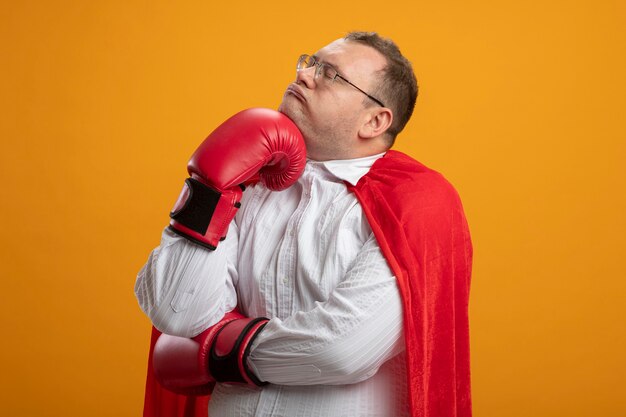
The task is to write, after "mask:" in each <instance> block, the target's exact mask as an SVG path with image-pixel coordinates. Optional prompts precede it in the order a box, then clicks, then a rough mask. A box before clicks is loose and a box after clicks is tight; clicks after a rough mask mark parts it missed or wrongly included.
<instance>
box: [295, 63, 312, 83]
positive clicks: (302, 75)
mask: <svg viewBox="0 0 626 417" xmlns="http://www.w3.org/2000/svg"><path fill="white" fill-rule="evenodd" d="M315 69H316V67H315V65H313V66H312V67H310V68H303V69H300V70H297V71H296V83H297V84H300V85H304V86H305V87H306V88H315V87H316V86H317V84H316V83H315Z"/></svg>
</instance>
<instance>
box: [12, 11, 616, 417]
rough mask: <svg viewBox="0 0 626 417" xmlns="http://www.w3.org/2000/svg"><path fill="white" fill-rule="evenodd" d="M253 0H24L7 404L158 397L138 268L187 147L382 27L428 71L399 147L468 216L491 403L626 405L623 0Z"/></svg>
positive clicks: (480, 399)
mask: <svg viewBox="0 0 626 417" xmlns="http://www.w3.org/2000/svg"><path fill="white" fill-rule="evenodd" d="M249 3H251V2H242V1H227V2H211V1H196V2H178V4H175V2H163V1H158V2H149V1H136V0H133V1H106V2H105V1H102V2H86V1H85V2H75V1H71V2H70V1H56V2H43V1H40V2H35V1H19V2H8V1H4V2H3V4H2V8H1V12H0V60H1V64H0V71H1V81H0V82H1V85H2V90H1V93H0V100H1V107H0V129H1V130H0V137H1V138H2V148H3V149H2V151H1V152H0V176H1V183H2V194H3V201H2V204H1V208H0V214H1V218H2V221H3V225H2V227H1V228H0V233H1V236H0V238H1V240H0V242H1V243H0V244H1V248H0V249H1V250H0V273H1V274H2V280H1V283H2V284H1V285H2V287H1V288H0V293H1V294H2V302H1V303H0V328H1V329H2V333H3V335H2V343H1V348H0V349H1V351H0V369H1V371H0V372H1V373H2V378H0V381H1V382H0V384H1V386H0V414H2V415H7V416H72V415H84V416H138V415H140V412H141V407H142V392H143V383H144V376H145V373H144V372H145V367H146V354H147V347H148V337H149V330H150V327H149V322H148V320H147V319H146V318H145V317H144V316H143V315H142V313H141V312H140V310H139V308H138V306H137V303H136V301H135V298H134V294H133V285H134V280H135V276H136V273H137V271H138V270H139V269H140V268H141V266H142V265H143V263H144V262H145V260H146V258H147V256H148V253H149V251H150V250H151V249H152V248H153V247H154V246H156V245H157V244H158V243H159V237H160V232H161V229H162V228H163V227H164V226H165V225H166V224H167V222H168V213H169V210H170V208H171V206H172V204H173V202H174V200H175V199H176V197H177V196H178V193H179V191H180V187H181V186H182V183H183V180H184V178H185V177H186V172H185V165H186V162H187V158H188V157H189V156H190V154H191V153H192V152H193V150H194V149H195V146H196V145H197V144H198V143H199V142H200V141H201V140H202V139H203V138H204V137H205V136H206V134H208V133H209V132H210V131H211V130H212V129H213V128H214V127H215V126H217V124H219V123H220V122H221V121H223V120H224V119H225V118H227V117H228V116H230V115H232V114H234V113H235V112H237V111H239V110H241V109H243V108H247V107H253V106H264V107H272V108H275V107H276V106H277V105H278V103H279V101H280V98H281V96H282V91H283V90H284V88H285V87H286V85H287V84H288V83H289V82H290V81H291V80H292V79H293V78H294V66H295V60H296V57H297V56H298V55H299V54H301V53H304V52H311V51H315V50H316V49H318V48H320V47H322V46H323V45H325V44H326V43H328V42H330V41H332V40H333V39H335V38H337V37H340V36H342V35H343V34H344V33H345V32H347V31H349V30H353V29H367V30H376V31H379V32H380V33H382V34H383V35H386V36H389V37H391V38H393V39H395V40H396V41H397V42H398V44H399V45H400V46H401V48H402V50H403V52H404V53H405V55H406V56H408V57H409V59H411V61H412V62H413V63H414V66H415V69H416V73H417V76H418V80H419V82H420V85H421V93H420V97H419V99H418V104H417V107H416V112H415V115H414V117H413V120H412V121H411V122H410V124H409V126H408V128H407V130H406V131H405V132H404V133H403V134H402V135H401V138H400V139H399V140H398V142H397V145H396V149H399V150H402V151H405V152H407V153H409V154H411V155H412V156H414V157H415V158H417V159H419V160H420V161H422V162H424V163H426V164H427V165H429V166H431V167H433V168H435V169H437V170H440V171H441V172H443V173H444V174H445V175H446V176H447V177H448V178H449V179H450V180H451V181H452V182H453V184H455V185H456V187H457V189H458V190H459V192H460V194H461V196H462V198H463V201H464V205H465V208H466V211H467V215H468V218H469V222H470V226H471V229H472V233H473V240H474V245H475V267H474V275H473V286H472V298H471V307H470V314H471V330H472V333H471V337H472V345H471V346H472V377H473V387H472V390H473V396H474V411H475V415H476V416H508V417H512V416H520V417H522V416H524V417H526V416H535V417H538V416H557V415H559V416H568V417H576V416H605V417H606V416H623V415H625V414H626V395H624V393H625V392H626V383H625V379H626V378H625V376H624V375H626V360H625V359H624V357H625V356H626V355H625V352H626V343H625V334H626V331H625V330H626V329H625V327H626V326H625V313H626V307H625V304H626V297H625V295H626V291H625V289H626V288H625V287H626V284H625V281H626V280H625V278H626V256H625V255H626V227H625V226H626V221H625V220H624V219H625V213H626V174H625V173H624V158H625V157H626V152H625V151H626V127H625V125H624V119H625V116H626V115H625V114H624V113H625V109H626V81H625V79H626V60H625V57H626V30H625V27H626V6H625V3H624V1H622V0H615V1H609V0H595V1H592V0H583V1H571V0H569V1H564V0H558V1H551V2H546V1H539V0H530V1H516V2H496V1H487V0H470V1H460V0H459V1H450V0H447V1H428V2H426V1H412V2H408V1H407V2H406V3H404V2H397V1H386V2H374V1H372V0H362V1H359V2H356V3H351V2H333V1H331V2H321V3H320V2H306V3H298V2H293V1H284V2H258V3H256V4H249Z"/></svg>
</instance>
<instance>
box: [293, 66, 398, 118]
mask: <svg viewBox="0 0 626 417" xmlns="http://www.w3.org/2000/svg"><path fill="white" fill-rule="evenodd" d="M309 58H310V59H311V60H312V62H311V64H310V65H305V64H304V63H305V61H308V59H309ZM313 66H316V67H317V68H315V78H317V77H319V75H320V74H321V73H322V68H323V67H327V68H330V69H332V70H333V71H335V75H334V76H333V77H332V78H330V80H331V81H335V79H336V78H337V77H339V78H341V79H342V80H344V81H345V82H347V83H348V84H350V85H351V86H352V87H354V88H356V89H357V90H359V91H360V92H361V93H363V94H365V95H366V96H367V97H368V98H369V99H370V100H372V101H374V102H376V104H378V105H380V106H381V107H387V106H385V105H384V104H383V102H382V101H380V100H379V99H377V98H376V97H374V96H372V95H371V94H368V93H366V92H365V91H364V90H362V89H360V88H359V87H357V86H356V85H354V84H353V83H352V82H350V80H348V79H347V78H346V77H344V76H343V75H341V74H339V71H337V69H336V68H335V67H333V66H332V65H330V64H327V63H326V62H319V61H318V60H317V59H315V57H313V56H311V55H307V54H302V55H300V57H299V58H298V64H297V65H296V71H301V70H303V69H307V68H311V67H313Z"/></svg>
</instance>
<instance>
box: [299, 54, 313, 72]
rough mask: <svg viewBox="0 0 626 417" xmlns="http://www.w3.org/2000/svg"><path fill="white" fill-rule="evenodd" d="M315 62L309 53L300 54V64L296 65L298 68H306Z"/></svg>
mask: <svg viewBox="0 0 626 417" xmlns="http://www.w3.org/2000/svg"><path fill="white" fill-rule="evenodd" d="M313 64H315V60H314V59H313V58H311V57H310V56H309V55H300V58H298V65H297V66H296V69H297V70H301V69H306V68H309V67H312V66H313Z"/></svg>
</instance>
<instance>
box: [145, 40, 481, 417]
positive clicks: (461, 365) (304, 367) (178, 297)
mask: <svg viewBox="0 0 626 417" xmlns="http://www.w3.org/2000/svg"><path fill="white" fill-rule="evenodd" d="M416 96H417V84H416V81H415V76H414V75H413V71H412V68H411V65H410V63H409V62H408V61H407V60H406V59H405V58H404V57H403V56H402V55H401V54H400V51H399V50H398V48H397V47H396V46H395V44H393V42H391V41H390V40H386V39H383V38H381V37H379V36H378V35H377V34H374V33H364V32H353V33H350V34H348V35H347V36H346V37H345V38H342V39H338V40H336V41H334V42H332V43H331V44H329V45H327V46H325V47H324V48H322V49H320V50H319V51H317V52H316V53H315V54H314V55H311V56H308V55H303V56H301V57H300V58H299V60H298V64H297V73H296V80H295V82H293V83H292V84H290V85H289V86H288V88H287V90H286V92H285V95H284V97H283V101H282V103H281V105H280V107H279V111H280V112H281V113H283V114H284V115H286V116H288V117H289V119H291V120H292V121H293V122H294V123H295V124H296V125H297V127H298V128H299V130H300V131H301V132H302V136H303V138H304V142H305V144H306V154H307V158H308V161H307V164H306V167H305V169H304V173H303V174H302V176H301V177H300V178H299V179H298V180H297V182H296V183H295V184H293V185H291V186H290V187H289V188H287V189H286V190H284V191H280V192H274V191H270V190H269V189H268V188H267V187H265V186H263V185H262V184H257V185H254V186H252V187H249V188H248V189H246V191H245V192H243V196H242V199H241V209H239V211H238V212H237V214H236V217H235V219H234V221H233V222H232V223H231V224H230V227H229V229H228V233H227V234H226V237H225V240H224V241H222V242H221V243H219V245H217V249H216V250H215V251H210V250H207V249H205V248H203V247H201V246H199V245H197V244H196V243H198V242H196V243H193V242H192V240H193V239H189V236H185V233H180V230H178V231H176V230H174V232H176V233H178V234H176V233H172V231H171V230H166V231H165V232H164V234H163V238H162V242H161V245H160V247H159V248H157V249H155V250H154V251H153V253H152V254H151V256H150V259H149V261H148V263H147V264H146V266H145V267H144V268H143V269H142V271H141V272H140V273H139V275H138V279H137V284H136V293H137V297H138V299H139V302H140V304H141V306H142V309H143V310H144V311H145V312H146V314H148V316H149V317H150V318H151V319H152V322H153V323H154V325H155V327H157V328H158V329H159V330H161V331H163V332H164V333H169V334H173V335H177V336H182V337H193V336H196V335H197V334H199V333H201V332H203V331H204V330H205V329H209V330H207V331H210V330H211V328H212V326H217V324H216V323H218V322H220V320H221V319H222V317H223V315H224V313H225V312H228V311H230V310H232V309H233V308H235V306H238V307H239V309H240V310H241V312H242V313H243V314H244V315H245V316H247V317H267V318H268V319H269V321H267V323H266V324H264V327H260V328H259V329H257V330H255V332H254V335H253V337H251V338H250V343H249V345H248V346H246V349H245V354H246V356H245V359H244V362H243V364H240V368H241V367H243V368H246V369H245V372H246V373H248V375H249V376H250V378H252V383H249V384H247V385H246V384H231V383H217V385H216V386H215V388H214V390H213V392H212V394H211V399H210V402H209V415H210V416H220V417H222V416H257V415H258V416H261V415H262V416H266V415H267V416H409V415H412V416H431V417H435V416H437V417H440V416H469V415H471V402H470V387H469V353H468V352H469V351H468V328H467V302H468V293H469V277H470V268H471V256H472V251H471V243H470V240H469V233H468V230H467V225H466V223H465V218H464V216H463V211H462V207H461V204H460V201H459V200H458V197H457V195H456V193H455V192H454V190H453V189H452V187H451V186H450V185H449V184H448V183H447V182H446V181H445V180H444V179H443V178H442V177H441V176H440V175H439V174H437V173H435V172H434V171H432V170H429V169H428V168H426V167H424V166H423V165H421V164H419V163H417V162H416V161H413V160H412V159H410V158H408V157H406V156H405V155H402V154H400V153H398V152H393V151H388V150H389V148H390V147H391V145H392V144H393V141H394V139H395V137H396V135H397V134H398V133H399V132H400V131H401V130H402V129H403V128H404V126H405V124H406V123H407V122H408V120H409V118H410V116H411V113H412V111H413V107H414V104H415V99H416ZM174 229H176V227H174ZM180 234H182V235H183V236H179V235H180ZM200 240H202V238H200ZM200 243H202V242H200ZM205 246H207V245H205ZM212 337H213V336H212ZM229 343H230V342H229ZM232 343H235V342H232ZM217 344H219V342H217ZM214 346H215V345H213V347H214ZM209 361H210V360H209ZM218 371H219V370H218ZM215 379H216V380H218V381H223V379H219V378H215ZM244 380H247V381H249V378H244ZM261 383H265V385H260V386H259V384H261Z"/></svg>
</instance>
